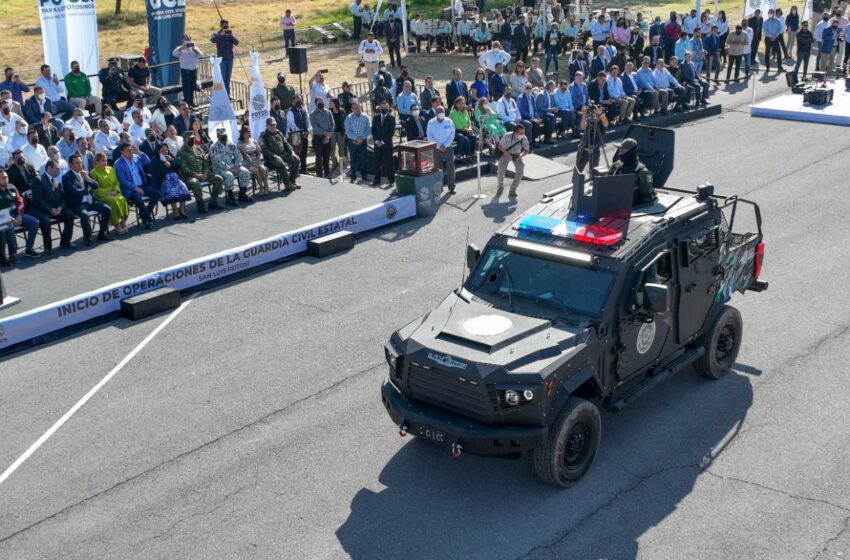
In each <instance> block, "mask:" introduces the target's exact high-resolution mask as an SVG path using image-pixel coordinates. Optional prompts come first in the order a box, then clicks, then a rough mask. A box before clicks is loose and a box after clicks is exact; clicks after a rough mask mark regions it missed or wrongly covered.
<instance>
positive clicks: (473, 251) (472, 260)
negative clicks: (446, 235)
mask: <svg viewBox="0 0 850 560" xmlns="http://www.w3.org/2000/svg"><path fill="white" fill-rule="evenodd" d="M480 258H481V249H479V248H478V245H476V244H475V243H470V244H469V245H467V246H466V266H468V267H469V270H470V271H472V269H474V268H475V265H476V264H477V263H478V259H480Z"/></svg>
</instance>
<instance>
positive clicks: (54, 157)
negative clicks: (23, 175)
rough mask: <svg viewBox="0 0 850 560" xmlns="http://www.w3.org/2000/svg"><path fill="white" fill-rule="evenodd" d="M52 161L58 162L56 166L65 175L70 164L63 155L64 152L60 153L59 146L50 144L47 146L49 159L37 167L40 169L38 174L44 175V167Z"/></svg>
mask: <svg viewBox="0 0 850 560" xmlns="http://www.w3.org/2000/svg"><path fill="white" fill-rule="evenodd" d="M48 161H52V162H54V163H55V164H56V167H58V168H59V174H60V175H64V174H65V173H67V172H68V170H69V169H70V167H69V166H68V162H67V161H66V160H65V159H64V158H63V157H62V154H60V153H59V148H57V147H56V146H50V147H49V148H47V160H45V162H44V164H43V165H42V166H41V167H39V168H36V169H38V174H39V175H43V174H44V169H45V168H46V167H47V162H48Z"/></svg>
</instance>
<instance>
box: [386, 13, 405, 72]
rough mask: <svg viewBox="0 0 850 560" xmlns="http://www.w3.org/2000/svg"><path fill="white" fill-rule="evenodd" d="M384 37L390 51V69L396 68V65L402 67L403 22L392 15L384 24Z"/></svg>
mask: <svg viewBox="0 0 850 560" xmlns="http://www.w3.org/2000/svg"><path fill="white" fill-rule="evenodd" d="M384 37H385V38H386V40H387V50H389V51H390V67H391V68H395V66H396V64H398V65H399V66H401V37H402V30H401V22H400V21H398V20H397V19H396V18H395V15H394V14H392V13H390V16H389V18H388V19H387V22H386V24H384Z"/></svg>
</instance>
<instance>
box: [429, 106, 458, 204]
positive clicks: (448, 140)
mask: <svg viewBox="0 0 850 560" xmlns="http://www.w3.org/2000/svg"><path fill="white" fill-rule="evenodd" d="M426 134H427V135H428V140H430V141H431V142H434V143H435V144H436V145H437V149H436V150H434V164H435V166H436V168H437V169H443V168H444V167H445V169H446V183H448V185H449V193H450V194H454V193H455V149H454V148H453V147H452V142H454V139H455V125H454V123H453V122H452V120H451V119H449V118H446V110H445V109H444V108H443V107H437V116H436V117H434V118H433V119H431V120H430V121H429V122H428V127H427V130H426Z"/></svg>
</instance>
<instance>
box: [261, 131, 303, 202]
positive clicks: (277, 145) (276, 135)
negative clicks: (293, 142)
mask: <svg viewBox="0 0 850 560" xmlns="http://www.w3.org/2000/svg"><path fill="white" fill-rule="evenodd" d="M259 144H260V149H261V150H263V158H264V159H265V163H266V167H268V168H269V169H276V170H277V171H278V173H279V174H280V178H281V180H282V181H283V183H284V185H286V190H288V191H294V190H295V189H300V188H301V186H300V185H297V184H296V183H295V178H296V177H297V176H298V166H299V165H300V164H301V160H300V159H299V157H298V156H296V155H295V151H294V150H293V149H292V146H290V145H289V142H287V141H286V138H285V137H284V136H283V134H281V133H280V131H279V130H278V129H277V121H275V120H274V118H272V117H269V118H267V119H266V130H264V131H263V133H262V134H260V142H259Z"/></svg>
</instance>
